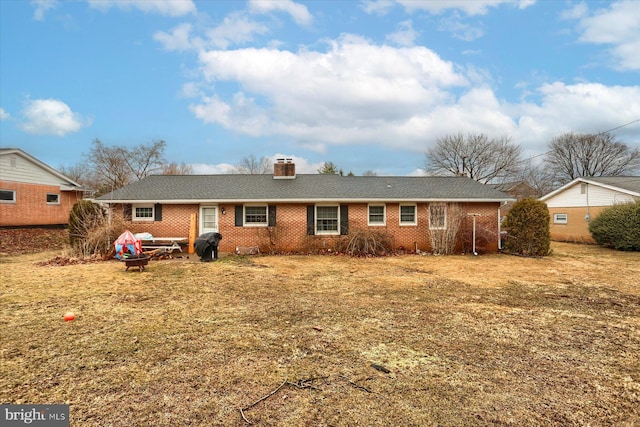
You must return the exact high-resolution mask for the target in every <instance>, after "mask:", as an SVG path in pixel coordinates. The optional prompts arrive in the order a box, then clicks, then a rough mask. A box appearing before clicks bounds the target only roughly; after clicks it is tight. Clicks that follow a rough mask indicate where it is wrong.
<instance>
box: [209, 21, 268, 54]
mask: <svg viewBox="0 0 640 427" xmlns="http://www.w3.org/2000/svg"><path fill="white" fill-rule="evenodd" d="M268 31H269V29H268V28H267V26H266V25H264V24H261V23H259V22H256V21H252V20H251V19H249V18H248V17H247V16H245V15H243V14H241V13H234V14H231V15H229V16H227V17H225V18H224V20H223V21H222V23H221V24H220V25H218V26H217V27H215V28H212V29H210V30H208V31H207V36H208V39H209V42H210V45H211V46H213V47H217V48H221V49H226V48H228V47H229V46H230V45H231V44H236V45H239V44H244V43H248V42H251V41H253V36H254V34H265V33H267V32H268Z"/></svg>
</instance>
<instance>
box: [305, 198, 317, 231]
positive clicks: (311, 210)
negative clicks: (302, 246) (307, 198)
mask: <svg viewBox="0 0 640 427" xmlns="http://www.w3.org/2000/svg"><path fill="white" fill-rule="evenodd" d="M315 213H316V207H315V206H314V205H307V235H308V236H313V235H314V234H315V233H314V230H315V228H316V227H315V221H316V220H315Z"/></svg>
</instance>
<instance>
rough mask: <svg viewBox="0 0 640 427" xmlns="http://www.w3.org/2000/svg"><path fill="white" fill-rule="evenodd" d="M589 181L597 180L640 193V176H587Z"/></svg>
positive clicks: (586, 178)
mask: <svg viewBox="0 0 640 427" xmlns="http://www.w3.org/2000/svg"><path fill="white" fill-rule="evenodd" d="M584 179H585V180H587V181H592V182H597V183H600V184H603V185H609V186H612V187H618V188H622V189H624V190H628V191H635V192H636V193H640V176H599V177H594V176H591V177H585V178H584Z"/></svg>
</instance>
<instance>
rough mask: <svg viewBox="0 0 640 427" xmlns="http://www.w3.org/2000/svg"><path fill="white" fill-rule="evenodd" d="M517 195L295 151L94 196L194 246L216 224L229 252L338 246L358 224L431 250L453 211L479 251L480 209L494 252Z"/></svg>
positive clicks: (143, 225)
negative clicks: (248, 166)
mask: <svg viewBox="0 0 640 427" xmlns="http://www.w3.org/2000/svg"><path fill="white" fill-rule="evenodd" d="M510 200H512V199H511V198H510V197H509V196H508V195H506V194H504V193H502V192H500V191H498V190H495V189H494V188H492V187H490V186H488V185H484V184H481V183H478V182H476V181H474V180H472V179H470V178H466V177H378V176H361V177H355V176H339V175H323V174H304V175H302V174H301V175H297V174H296V172H295V164H294V163H292V162H291V161H290V160H288V159H287V160H283V159H279V160H278V162H277V163H276V164H275V165H274V173H273V175H270V174H268V175H153V176H149V177H147V178H144V179H142V180H140V181H137V182H135V183H133V184H130V185H128V186H126V187H123V188H120V189H118V190H116V191H113V192H111V193H109V194H105V195H103V196H101V197H98V198H97V199H96V201H97V202H99V203H102V204H104V205H106V206H107V207H108V208H109V209H110V211H111V212H112V214H114V215H119V216H121V217H122V218H123V219H124V221H125V225H126V226H127V227H128V228H129V230H130V231H132V232H134V233H141V232H148V233H150V234H152V235H153V237H154V238H155V237H158V238H161V237H169V236H172V237H182V238H187V237H190V241H191V243H190V244H191V245H192V241H193V234H194V233H196V232H197V233H196V234H197V235H200V234H203V233H206V232H212V231H217V232H219V233H221V234H222V236H223V239H222V241H221V242H220V247H219V250H220V251H221V252H234V251H236V249H237V248H239V247H252V246H258V247H259V248H260V251H261V252H266V253H269V252H303V253H305V252H314V251H317V250H322V249H325V250H328V249H336V247H337V245H338V242H339V240H340V239H341V238H344V237H345V236H347V237H348V236H349V234H350V233H352V232H353V231H355V230H378V231H383V232H386V233H387V234H389V235H391V236H393V244H394V249H405V250H407V251H415V250H416V249H418V250H422V251H429V250H430V249H431V243H430V238H429V230H430V229H431V230H444V229H446V228H447V227H448V226H449V224H450V223H451V222H452V221H453V219H452V218H451V215H452V212H454V211H455V212H457V215H458V216H459V218H460V219H461V221H462V223H461V227H460V230H461V233H460V238H459V240H458V244H457V249H458V250H459V251H470V250H471V246H472V242H471V236H472V227H473V217H472V216H470V215H471V214H473V215H475V219H476V221H475V222H476V247H477V251H482V252H495V251H497V250H498V249H499V245H500V243H499V235H500V224H499V218H500V206H501V205H502V204H504V203H505V202H507V201H510ZM454 206H455V207H456V209H454V208H453V207H454ZM190 229H191V230H192V231H191V233H190ZM190 234H191V236H190Z"/></svg>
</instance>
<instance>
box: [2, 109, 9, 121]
mask: <svg viewBox="0 0 640 427" xmlns="http://www.w3.org/2000/svg"><path fill="white" fill-rule="evenodd" d="M10 118H11V114H9V113H7V112H6V111H4V108H0V121H2V120H9V119H10Z"/></svg>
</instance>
